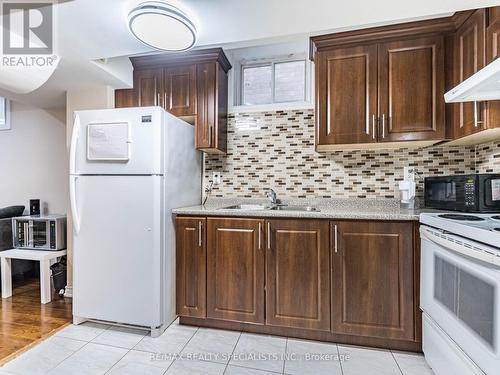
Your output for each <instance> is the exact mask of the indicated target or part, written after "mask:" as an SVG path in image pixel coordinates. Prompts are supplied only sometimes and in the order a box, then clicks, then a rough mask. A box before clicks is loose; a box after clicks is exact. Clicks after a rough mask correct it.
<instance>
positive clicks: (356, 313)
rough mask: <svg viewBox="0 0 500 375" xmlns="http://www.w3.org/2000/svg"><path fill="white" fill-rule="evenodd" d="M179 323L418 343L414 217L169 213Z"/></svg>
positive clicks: (372, 342) (394, 344)
mask: <svg viewBox="0 0 500 375" xmlns="http://www.w3.org/2000/svg"><path fill="white" fill-rule="evenodd" d="M176 223H177V228H176V233H177V312H178V314H179V315H180V316H181V319H180V322H181V324H194V325H199V326H205V327H212V328H222V329H234V330H240V331H247V332H255V333H264V334H273V335H284V336H290V337H298V338H305V339H313V340H322V341H333V342H340V343H347V344H354V345H368V346H375V347H383V348H390V349H398V350H413V351H420V350H421V332H420V331H421V321H420V316H421V314H420V310H419V308H418V299H419V290H418V283H419V269H418V267H419V239H418V225H415V224H414V223H412V222H384V221H363V220H352V221H348V220H342V221H329V220H317V219H269V220H266V219H264V218H237V217H233V218H218V217H209V218H204V217H199V218H196V217H178V218H177V222H176Z"/></svg>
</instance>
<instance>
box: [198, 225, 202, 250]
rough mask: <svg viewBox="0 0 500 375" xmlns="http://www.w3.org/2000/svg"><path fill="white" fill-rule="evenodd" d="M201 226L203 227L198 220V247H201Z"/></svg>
mask: <svg viewBox="0 0 500 375" xmlns="http://www.w3.org/2000/svg"><path fill="white" fill-rule="evenodd" d="M202 227H203V224H202V223H201V221H199V222H198V246H199V247H201V245H202V238H201V232H202Z"/></svg>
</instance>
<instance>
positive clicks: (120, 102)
mask: <svg viewBox="0 0 500 375" xmlns="http://www.w3.org/2000/svg"><path fill="white" fill-rule="evenodd" d="M128 107H137V102H136V100H135V94H134V89H118V90H115V108H128Z"/></svg>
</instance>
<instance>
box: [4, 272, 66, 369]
mask: <svg viewBox="0 0 500 375" xmlns="http://www.w3.org/2000/svg"><path fill="white" fill-rule="evenodd" d="M70 321H71V299H68V298H63V297H60V296H59V295H58V294H57V293H55V292H54V293H53V296H52V302H50V303H48V304H46V305H42V304H40V284H39V281H38V280H37V279H29V280H23V281H17V282H16V281H14V284H13V293H12V297H10V298H6V299H3V298H2V299H1V301H0V364H1V363H3V362H5V361H6V360H8V359H9V357H11V356H15V355H16V353H20V352H22V351H23V350H24V349H26V348H27V347H28V346H31V345H33V344H34V343H36V342H38V341H40V340H41V339H43V338H45V337H48V336H50V335H51V334H52V333H54V332H55V331H57V330H58V329H59V328H61V327H62V326H64V325H66V324H67V323H68V322H70Z"/></svg>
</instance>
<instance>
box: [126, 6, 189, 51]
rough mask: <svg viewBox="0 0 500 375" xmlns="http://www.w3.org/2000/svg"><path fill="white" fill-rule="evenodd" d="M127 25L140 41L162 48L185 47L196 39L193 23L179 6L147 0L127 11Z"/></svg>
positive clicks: (183, 49) (187, 47)
mask: <svg viewBox="0 0 500 375" xmlns="http://www.w3.org/2000/svg"><path fill="white" fill-rule="evenodd" d="M128 27H129V29H130V31H131V32H132V34H133V35H134V36H135V37H136V38H137V39H138V40H140V41H141V42H142V43H144V44H146V45H148V46H150V47H153V48H155V49H159V50H163V51H185V50H188V49H190V48H191V47H193V45H194V43H195V42H196V27H195V26H194V24H193V22H191V20H190V19H189V18H188V16H187V15H186V14H185V13H184V12H183V11H181V10H180V9H178V8H176V7H174V6H172V5H170V4H167V3H164V2H161V1H147V2H144V3H142V4H140V5H139V6H137V7H136V8H134V9H132V11H131V12H130V13H129V14H128Z"/></svg>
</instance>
